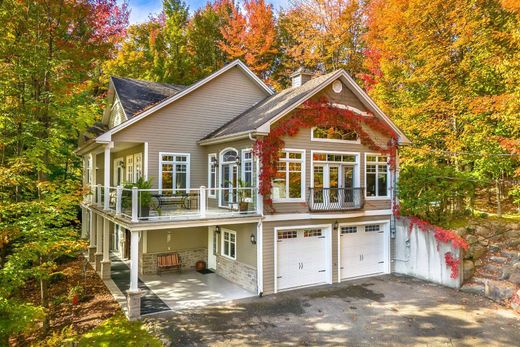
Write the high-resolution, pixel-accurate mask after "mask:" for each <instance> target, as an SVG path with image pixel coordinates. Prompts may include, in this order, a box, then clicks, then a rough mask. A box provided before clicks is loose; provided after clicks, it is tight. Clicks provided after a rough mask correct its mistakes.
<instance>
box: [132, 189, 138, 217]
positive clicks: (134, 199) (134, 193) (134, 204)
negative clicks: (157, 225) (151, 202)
mask: <svg viewBox="0 0 520 347" xmlns="http://www.w3.org/2000/svg"><path fill="white" fill-rule="evenodd" d="M138 204H139V190H138V188H137V187H132V222H133V223H137V222H139V215H138V213H139V205H138Z"/></svg>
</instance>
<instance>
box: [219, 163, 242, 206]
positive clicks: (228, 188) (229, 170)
mask: <svg viewBox="0 0 520 347" xmlns="http://www.w3.org/2000/svg"><path fill="white" fill-rule="evenodd" d="M237 187H238V165H237V164H235V163H232V164H223V165H222V188H223V189H222V193H221V194H220V206H221V207H233V205H235V204H236V203H237V193H238V191H237V189H236V188H237Z"/></svg>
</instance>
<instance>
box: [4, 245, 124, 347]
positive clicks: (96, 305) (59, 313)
mask: <svg viewBox="0 0 520 347" xmlns="http://www.w3.org/2000/svg"><path fill="white" fill-rule="evenodd" d="M85 270H86V271H85ZM58 271H61V272H62V273H63V274H64V276H63V278H60V279H59V280H58V281H55V282H54V283H52V284H50V285H49V298H50V300H49V303H50V304H49V316H48V317H49V318H50V331H49V334H48V335H52V333H55V332H58V333H59V332H61V331H62V330H63V328H65V327H68V326H72V327H73V330H74V331H75V332H76V333H78V334H82V333H85V332H87V331H89V330H91V329H93V328H94V327H96V326H97V325H99V324H100V323H101V322H102V321H104V320H106V319H108V318H110V317H112V316H113V315H114V314H116V313H118V312H120V306H119V304H118V303H117V302H116V301H115V299H114V297H113V296H112V294H110V292H109V290H108V289H107V288H106V286H105V284H104V283H103V281H102V280H101V279H100V278H99V276H98V275H97V274H96V272H95V271H94V269H92V267H91V266H90V265H88V264H87V265H86V266H85V258H84V257H83V255H80V256H78V257H77V258H76V259H73V260H70V261H68V262H66V263H64V264H61V265H60V266H59V270H58ZM78 285H79V286H81V287H83V290H84V295H83V297H82V299H81V300H80V302H79V303H78V304H77V305H72V303H71V301H70V299H69V298H68V294H69V290H70V288H71V287H74V286H78ZM21 296H22V298H23V299H24V300H26V301H29V302H32V303H34V304H35V305H39V304H40V287H39V285H38V283H36V281H33V282H31V283H27V285H26V287H25V289H24V291H23V292H22V293H21ZM42 339H45V336H42V329H41V323H40V327H39V328H38V329H36V330H35V331H34V332H33V333H32V334H31V335H28V336H21V337H20V338H18V339H17V341H11V342H12V345H13V346H25V345H27V344H31V342H36V341H38V340H40V341H41V340H42ZM23 340H25V341H23Z"/></svg>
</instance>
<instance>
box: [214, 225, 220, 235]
mask: <svg viewBox="0 0 520 347" xmlns="http://www.w3.org/2000/svg"><path fill="white" fill-rule="evenodd" d="M215 232H216V233H217V234H219V235H220V225H217V226H216V227H215Z"/></svg>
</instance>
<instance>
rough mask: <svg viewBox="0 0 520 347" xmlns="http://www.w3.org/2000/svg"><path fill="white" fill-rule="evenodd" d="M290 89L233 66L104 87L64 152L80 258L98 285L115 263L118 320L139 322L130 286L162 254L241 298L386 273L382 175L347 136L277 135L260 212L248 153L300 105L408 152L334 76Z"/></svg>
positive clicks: (386, 198) (365, 101)
mask: <svg viewBox="0 0 520 347" xmlns="http://www.w3.org/2000/svg"><path fill="white" fill-rule="evenodd" d="M292 78H293V86H291V87H290V88H288V89H286V90H283V91H281V92H280V93H275V92H274V91H273V90H271V89H270V88H269V87H268V86H266V85H265V84H264V83H263V82H262V81H261V80H260V79H259V78H258V77H256V76H255V75H254V74H253V73H252V72H251V71H250V70H249V69H248V68H247V67H246V66H245V65H244V64H243V63H241V62H240V61H234V62H232V63H230V64H228V65H226V66H225V67H223V68H222V69H220V70H218V71H216V72H215V73H213V74H212V75H210V76H208V77H207V78H205V79H203V80H201V81H199V82H197V83H195V84H193V85H191V86H179V85H169V84H162V83H154V82H148V81H138V80H133V79H125V78H116V77H113V78H112V79H111V80H110V86H109V93H108V106H107V108H106V110H105V113H104V117H103V120H102V122H101V123H100V124H95V125H93V127H92V128H91V129H90V130H89V132H88V133H86V134H85V135H84V136H82V138H81V140H80V147H79V148H78V149H77V150H76V153H77V154H78V155H80V156H82V158H84V186H85V198H84V201H83V203H82V206H81V207H82V211H83V232H84V235H85V236H86V237H88V238H89V240H90V247H89V253H88V254H89V259H90V261H91V262H92V263H93V264H95V268H96V269H97V270H98V271H99V272H100V274H101V276H102V277H103V278H110V276H111V256H117V257H119V258H121V259H125V260H126V261H127V262H129V264H130V278H129V282H130V290H129V291H128V292H127V293H126V295H127V299H128V309H129V316H130V317H138V316H139V315H140V312H139V307H140V291H139V288H138V279H139V278H140V276H144V275H147V274H155V273H157V272H158V271H159V270H161V269H162V267H164V266H165V263H164V261H165V260H164V259H169V258H167V257H165V256H168V255H171V254H175V255H176V259H180V263H181V267H182V269H183V270H190V269H194V268H195V267H196V265H197V263H198V262H199V263H200V262H204V264H206V267H207V268H208V269H211V270H212V271H214V272H215V273H216V275H218V276H221V277H223V278H225V279H226V280H228V281H231V282H233V283H235V284H237V285H239V286H241V287H242V288H244V289H245V290H247V291H249V292H250V293H251V294H252V295H267V294H272V293H277V292H280V291H288V290H292V289H295V288H301V287H307V286H313V285H320V284H321V285H322V284H327V283H328V284H332V283H336V282H341V281H346V280H350V279H353V278H359V277H364V276H373V275H378V274H383V273H390V272H391V270H392V266H391V256H392V255H391V254H392V241H391V240H392V238H391V228H390V224H391V223H390V221H391V211H392V202H393V201H394V199H393V197H392V194H393V193H394V190H393V189H392V184H391V182H394V181H395V173H394V172H392V170H391V169H390V165H389V163H388V161H389V158H388V156H387V155H384V154H381V153H374V151H373V150H371V149H370V148H368V147H367V146H365V145H363V144H362V143H361V141H360V140H359V136H358V135H357V134H356V133H353V132H352V131H347V130H344V129H339V128H333V127H327V126H326V125H323V126H321V127H320V126H319V125H317V126H316V127H313V128H306V129H299V131H298V133H297V134H296V135H295V136H290V137H289V136H288V137H286V138H284V141H285V148H284V149H283V151H282V152H281V154H280V159H279V162H278V163H277V173H276V175H275V177H274V178H273V182H272V192H271V198H272V206H264V202H263V197H262V196H261V195H260V194H259V190H258V187H259V174H260V172H261V162H260V160H259V158H257V157H256V156H255V153H254V152H253V147H254V144H255V142H256V141H257V140H258V139H262V138H263V137H264V136H266V135H268V134H269V132H270V130H271V129H272V128H273V127H275V126H276V124H277V122H280V121H281V120H283V119H285V118H286V117H290V116H291V115H294V114H295V113H296V112H298V111H299V110H300V108H301V107H302V105H303V103H304V102H305V101H307V100H310V99H313V100H317V99H319V98H321V97H326V98H327V99H328V100H330V101H331V102H332V103H334V105H335V107H341V108H346V109H349V110H351V111H353V112H356V113H358V114H360V115H365V116H368V114H371V115H373V116H374V117H378V118H379V119H380V120H381V121H382V122H385V123H386V124H387V125H388V126H389V127H390V128H391V129H393V130H394V131H395V132H396V133H397V134H398V140H399V144H406V143H408V139H407V138H406V137H405V135H404V134H403V133H402V132H401V131H400V130H399V129H398V128H397V127H396V126H395V125H394V124H393V123H392V122H391V120H390V119H389V118H388V117H387V116H386V115H384V114H383V112H382V111H381V110H380V109H379V108H378V107H377V106H376V105H375V104H374V102H373V101H372V100H371V99H370V98H369V97H368V96H367V95H366V93H365V92H364V91H362V90H361V88H360V87H359V86H357V85H356V83H355V82H354V81H353V80H352V78H350V76H348V74H347V73H345V71H343V70H338V71H335V72H332V73H329V74H325V75H321V76H319V77H313V76H311V75H310V74H308V73H306V72H305V71H302V70H299V71H297V72H295V73H294V74H293V75H292ZM368 132H369V134H370V137H371V138H372V140H373V141H374V142H375V143H378V144H381V145H386V144H387V143H388V140H389V138H387V137H385V136H383V135H381V134H379V133H377V132H374V131H371V132H370V131H368ZM166 265H175V264H166Z"/></svg>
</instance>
